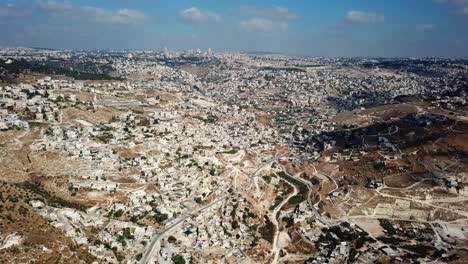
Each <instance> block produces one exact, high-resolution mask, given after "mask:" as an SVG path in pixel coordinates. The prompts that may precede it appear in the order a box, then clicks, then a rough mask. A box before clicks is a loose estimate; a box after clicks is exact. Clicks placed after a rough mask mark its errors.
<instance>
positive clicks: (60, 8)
mask: <svg viewBox="0 0 468 264" xmlns="http://www.w3.org/2000/svg"><path fill="white" fill-rule="evenodd" d="M37 3H38V7H39V9H40V10H42V11H43V12H44V13H45V14H47V15H51V16H55V17H57V16H62V17H67V18H72V19H76V20H85V21H94V22H98V23H106V24H137V23H143V22H149V21H150V20H151V19H150V18H149V17H147V16H146V15H144V14H143V13H141V12H139V11H137V10H132V9H127V8H124V9H120V10H118V11H117V12H111V11H107V10H104V9H102V8H98V7H93V6H73V5H72V4H71V2H69V1H64V2H56V1H52V0H49V1H45V0H39V1H38V2H37Z"/></svg>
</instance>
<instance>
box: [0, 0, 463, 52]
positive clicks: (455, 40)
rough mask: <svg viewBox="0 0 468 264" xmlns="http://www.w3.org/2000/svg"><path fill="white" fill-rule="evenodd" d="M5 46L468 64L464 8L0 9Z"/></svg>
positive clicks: (206, 5)
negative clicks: (279, 54)
mask: <svg viewBox="0 0 468 264" xmlns="http://www.w3.org/2000/svg"><path fill="white" fill-rule="evenodd" d="M0 34H1V35H2V37H0V45H1V46H34V47H48V48H68V49H162V48H163V47H168V48H169V49H174V50H179V49H190V48H200V49H208V48H212V49H213V50H215V51H272V52H282V53H287V54H293V55H311V56H332V57H338V56H379V57H390V56H418V57H419V56H438V57H466V56H468V0H294V1H291V0H289V1H267V0H256V1H252V0H251V1H245V0H237V1H233V0H180V1H174V0H171V1H168V0H94V1H90V0H65V1H64V0H16V1H14V0H0Z"/></svg>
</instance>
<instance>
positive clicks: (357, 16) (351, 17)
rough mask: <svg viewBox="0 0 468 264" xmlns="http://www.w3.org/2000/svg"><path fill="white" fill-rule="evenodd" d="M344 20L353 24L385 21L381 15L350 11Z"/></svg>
mask: <svg viewBox="0 0 468 264" xmlns="http://www.w3.org/2000/svg"><path fill="white" fill-rule="evenodd" d="M346 19H347V20H348V21H350V22H353V23H365V24H370V23H382V22H384V21H385V17H384V16H383V15H380V14H377V13H373V12H363V11H355V10H351V11H349V12H348V13H347V14H346Z"/></svg>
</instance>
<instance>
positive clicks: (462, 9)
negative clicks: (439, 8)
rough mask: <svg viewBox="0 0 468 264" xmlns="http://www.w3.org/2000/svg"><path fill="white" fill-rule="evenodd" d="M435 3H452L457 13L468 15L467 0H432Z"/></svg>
mask: <svg viewBox="0 0 468 264" xmlns="http://www.w3.org/2000/svg"><path fill="white" fill-rule="evenodd" d="M434 2H435V3H437V4H448V3H450V4H452V5H453V6H455V8H457V14H459V15H462V16H468V0H434Z"/></svg>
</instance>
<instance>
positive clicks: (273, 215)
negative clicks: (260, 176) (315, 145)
mask: <svg viewBox="0 0 468 264" xmlns="http://www.w3.org/2000/svg"><path fill="white" fill-rule="evenodd" d="M284 181H285V182H287V183H288V184H289V185H291V186H292V187H293V188H294V191H293V192H292V193H290V194H289V195H288V196H287V197H286V198H285V199H284V200H283V201H282V202H281V203H280V204H279V205H278V206H276V207H275V209H273V211H271V212H270V213H269V214H268V218H270V221H271V222H272V223H273V225H274V226H275V227H276V229H275V237H274V239H273V245H272V246H271V247H272V253H273V254H274V257H273V261H272V262H271V263H278V260H279V248H278V238H279V225H278V219H277V218H276V217H277V214H278V212H279V210H281V208H282V207H283V206H284V205H285V204H286V203H287V202H288V201H289V199H290V198H291V197H293V196H294V195H296V194H298V193H299V191H298V190H297V187H296V185H294V184H292V183H290V182H288V181H286V180H284Z"/></svg>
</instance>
